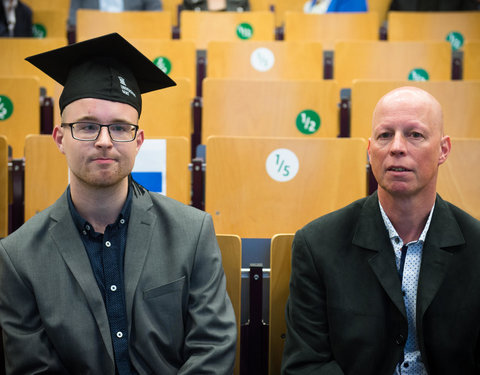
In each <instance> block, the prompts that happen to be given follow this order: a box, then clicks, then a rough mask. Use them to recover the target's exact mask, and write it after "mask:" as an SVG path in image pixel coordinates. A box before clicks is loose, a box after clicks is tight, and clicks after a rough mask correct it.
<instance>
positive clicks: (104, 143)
mask: <svg viewBox="0 0 480 375" xmlns="http://www.w3.org/2000/svg"><path fill="white" fill-rule="evenodd" d="M95 145H96V146H99V147H110V146H112V145H113V143H112V139H111V138H110V134H109V132H108V128H107V127H102V128H100V133H99V134H98V137H97V139H96V141H95Z"/></svg>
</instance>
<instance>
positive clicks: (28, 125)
mask: <svg viewBox="0 0 480 375" xmlns="http://www.w3.org/2000/svg"><path fill="white" fill-rule="evenodd" d="M39 133H40V87H39V81H38V79H37V78H36V77H28V76H12V77H7V76H0V135H4V136H6V137H7V139H8V142H9V145H10V146H11V147H12V157H13V158H22V157H23V149H24V141H25V137H26V136H27V135H28V134H39Z"/></svg>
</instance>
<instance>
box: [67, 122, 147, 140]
mask: <svg viewBox="0 0 480 375" xmlns="http://www.w3.org/2000/svg"><path fill="white" fill-rule="evenodd" d="M75 124H94V125H98V126H100V128H99V130H98V133H97V136H96V137H95V138H94V139H80V138H77V137H75V135H74V134H73V125H75ZM113 125H130V126H133V127H134V128H135V134H134V135H133V138H132V139H129V140H128V141H126V140H118V139H113V137H112V133H110V126H113ZM60 126H61V127H62V128H64V127H65V126H69V127H70V132H71V133H72V138H73V139H76V140H77V141H81V142H94V141H96V140H97V139H98V137H99V135H100V133H101V132H102V128H107V130H108V135H109V137H110V139H111V140H112V142H133V141H134V140H135V138H137V132H138V128H139V127H138V125H134V124H129V123H114V124H106V125H104V124H99V123H97V122H93V121H75V122H62V123H61V124H60Z"/></svg>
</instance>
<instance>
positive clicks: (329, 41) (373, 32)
mask: <svg viewBox="0 0 480 375" xmlns="http://www.w3.org/2000/svg"><path fill="white" fill-rule="evenodd" d="M379 29H380V23H379V18H378V14H377V13H376V12H366V13H360V12H356V13H355V12H352V13H323V14H313V13H303V12H286V13H285V40H286V41H294V40H295V41H315V42H320V43H322V46H323V48H324V49H325V50H333V48H334V45H335V42H337V41H343V40H371V41H374V40H378V36H379Z"/></svg>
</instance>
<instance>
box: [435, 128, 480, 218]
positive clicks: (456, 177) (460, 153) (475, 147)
mask: <svg viewBox="0 0 480 375" xmlns="http://www.w3.org/2000/svg"><path fill="white" fill-rule="evenodd" d="M478 124H479V121H478V120H477V125H478ZM479 160H480V138H476V139H465V138H463V139H462V138H453V139H452V151H451V152H450V155H449V156H448V159H447V161H446V162H445V163H444V164H442V165H441V166H440V168H439V175H438V181H437V191H438V193H439V194H440V196H441V197H442V198H443V199H446V200H447V201H449V202H451V203H453V204H454V205H456V206H458V207H460V208H461V209H463V210H465V211H467V212H468V213H469V214H470V215H472V216H474V217H475V218H477V219H479V220H480V194H479V193H478V192H479V191H480V168H478V161H479Z"/></svg>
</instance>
